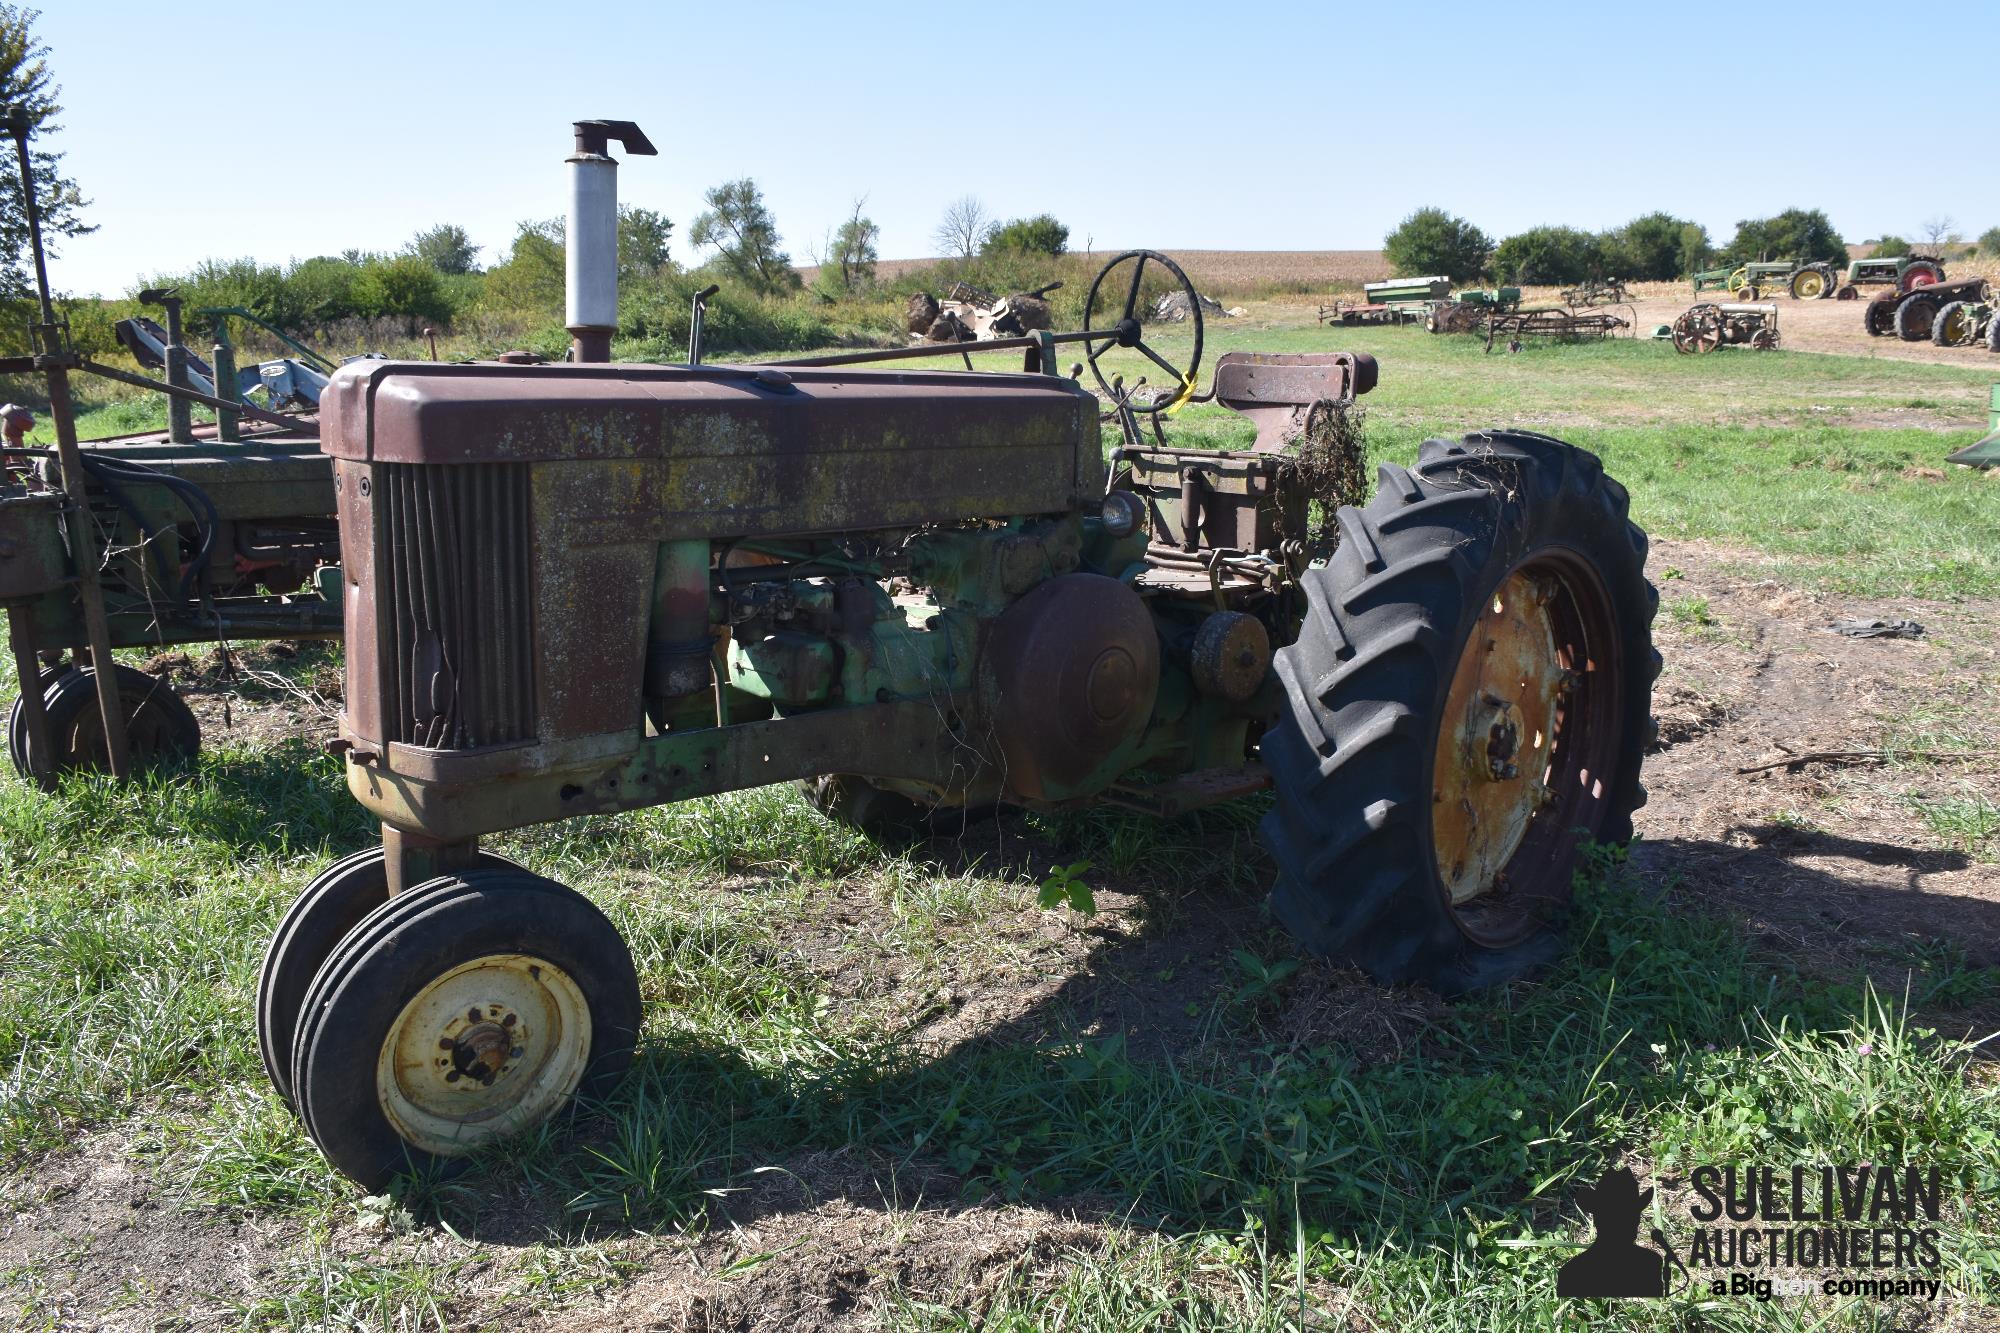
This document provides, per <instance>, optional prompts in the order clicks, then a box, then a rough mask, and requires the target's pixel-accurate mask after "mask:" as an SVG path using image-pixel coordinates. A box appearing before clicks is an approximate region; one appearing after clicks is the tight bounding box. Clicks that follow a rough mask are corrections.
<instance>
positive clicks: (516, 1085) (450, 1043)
mask: <svg viewBox="0 0 2000 1333" xmlns="http://www.w3.org/2000/svg"><path fill="white" fill-rule="evenodd" d="M589 1059H590V1007H589V1005H588V1004H587V1003H586V1002H585V1001H584V998H583V992H582V991H581V990H580V989H579V988H578V987H577V984H576V982H575V981H574V980H572V979H571V978H570V976H569V974H568V973H566V972H564V971H563V970H562V969H561V968H559V967H557V966H556V965H555V964H553V963H551V962H549V961H548V960H547V959H544V958H536V957H533V956H531V955H528V954H488V955H486V956H485V957H482V958H475V959H473V960H471V961H470V962H467V963H462V964H460V965H459V966H457V967H455V968H453V969H452V970H451V971H449V972H446V973H445V974H444V975H443V976H440V977H438V978H437V979H436V980H434V981H432V982H431V983H430V984H428V985H427V986H425V987H424V988H423V989H422V990H421V991H419V992H418V993H417V994H416V996H415V997H414V998H412V999H411V1000H410V1002H409V1003H408V1004H406V1005H404V1006H403V1011H402V1013H401V1014H399V1015H398V1016H397V1018H396V1021H395V1022H394V1023H393V1024H391V1025H390V1028H389V1033H388V1035H387V1036H386V1037H385V1038H384V1039H383V1041H382V1052H381V1055H380V1057H379V1058H378V1059H377V1061H376V1067H375V1092H376V1098H377V1100H378V1101H379V1102H380V1103H381V1106H382V1111H383V1114H384V1115H386V1116H387V1117H388V1118H389V1123H390V1124H391V1125H393V1126H395V1128H396V1132H397V1133H398V1134H400V1135H402V1137H403V1138H404V1139H405V1140H406V1141H407V1142H409V1143H410V1144H411V1145H412V1146H413V1147H416V1148H420V1149H422V1150H423V1151H425V1152H429V1153H433V1154H435V1155H437V1156H439V1157H457V1156H462V1155H463V1154H465V1153H468V1152H471V1151H473V1150H474V1149H475V1148H478V1147H480V1146H482V1145H484V1144H487V1143H491V1142H493V1141H494V1140H496V1139H502V1138H505V1137H507V1136H508V1135H510V1134H515V1133H518V1132H520V1131H521V1130H523V1129H527V1128H530V1127H531V1126H534V1125H537V1124H539V1123H541V1122H542V1121H543V1120H546V1119H547V1118H548V1117H549V1116H551V1115H553V1114H554V1113H555V1112H556V1111H558V1110H560V1109H561V1108H562V1106H563V1105H564V1104H565V1103H566V1102H567V1101H568V1100H569V1099H570V1097H571V1095H572V1094H574V1093H575V1092H576V1088H577V1084H578V1083H579V1082H581V1081H582V1079H583V1071H584V1066H585V1065H586V1064H587V1063H588V1062H589Z"/></svg>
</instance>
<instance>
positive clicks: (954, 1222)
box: [522, 1155, 1107, 1333]
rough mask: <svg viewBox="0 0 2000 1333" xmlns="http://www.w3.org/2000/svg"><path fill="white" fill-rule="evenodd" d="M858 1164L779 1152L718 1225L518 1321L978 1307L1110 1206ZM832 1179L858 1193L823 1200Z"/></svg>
mask: <svg viewBox="0 0 2000 1333" xmlns="http://www.w3.org/2000/svg"><path fill="white" fill-rule="evenodd" d="M858 1165H859V1164H855V1163H847V1164H842V1163H839V1162H835V1161H830V1160H828V1158H827V1157H826V1156H824V1155H822V1156H821V1157H818V1158H814V1159H807V1160H801V1161H795V1162H788V1163H784V1164H782V1165H781V1166H780V1167H779V1169H776V1170H774V1171H771V1172H768V1173H766V1174H765V1175H764V1176H761V1177H759V1182H760V1183H758V1184H757V1185H755V1186H754V1187H752V1188H751V1189H750V1190H749V1191H747V1192H746V1193H745V1194H742V1195H739V1196H738V1197H737V1198H736V1199H734V1200H733V1201H732V1202H731V1203H730V1205H729V1207H728V1210H727V1212H728V1216H727V1218H726V1219H724V1222H725V1225H724V1226H722V1227H720V1228H718V1229H717V1230H715V1231H713V1232H711V1233H710V1234H709V1235H707V1236H705V1237H700V1238H689V1239H683V1240H678V1241H668V1242H664V1243H657V1244H649V1245H647V1246H646V1247H645V1248H644V1250H643V1252H628V1253H627V1254H626V1256H625V1257H626V1258H627V1259H628V1260H630V1261H633V1262H637V1263H641V1264H643V1268H644V1271H643V1272H642V1273H641V1274H640V1275H639V1276H636V1277H634V1278H633V1279H632V1280H631V1281H630V1282H627V1283H624V1284H622V1285H620V1286H618V1287H616V1288H614V1289H610V1290H607V1291H605V1292H603V1293H601V1294H598V1295H596V1296H592V1297H589V1298H586V1299H585V1300H583V1301H580V1302H577V1303H575V1304H573V1305H571V1306H568V1307H567V1308H565V1309H563V1310H561V1311H559V1312H554V1313H549V1314H546V1315H543V1316H541V1317H540V1318H538V1319H531V1320H529V1321H527V1322H526V1323H525V1324H524V1325H522V1327H525V1328H529V1329H545V1330H559V1329H600V1328H602V1329H677V1330H688V1331H689V1333H696V1331H701V1333H708V1331H710V1330H715V1331H720V1330H731V1331H732V1333H733V1331H734V1330H744V1331H745V1333H748V1331H749V1330H754V1329H765V1328H787V1329H795V1330H822V1329H824V1330H833V1329H851V1328H876V1327H880V1326H881V1324H882V1321H883V1316H884V1314H885V1313H886V1312H887V1311H888V1310H890V1309H892V1308H894V1306H895V1305H896V1304H897V1303H898V1302H899V1301H902V1300H905V1299H915V1300H919V1301H922V1302H924V1303H926V1304H933V1305H938V1306H942V1307H944V1308H947V1309H954V1310H966V1309H979V1308H982V1307H984V1306H985V1305H986V1304H987V1303H988V1302H989V1301H990V1300H991V1298H992V1296H993V1294H994V1292H995V1291H996V1290H997V1289H998V1287H999V1286H1000V1285H1001V1284H1002V1283H1004V1282H1006V1281H1007V1280H1008V1279H1009V1278H1010V1277H1011V1276H1013V1275H1014V1274H1016V1273H1018V1272H1020V1271H1021V1270H1022V1269H1024V1268H1025V1269H1028V1270H1031V1271H1032V1270H1037V1269H1044V1268H1047V1267H1050V1266H1052V1265H1054V1264H1055V1263H1056V1262H1057V1261H1058V1260H1059V1259H1061V1258H1062V1256H1064V1255H1065V1254H1067V1253H1069V1252H1071V1251H1075V1250H1086V1251H1088V1250H1094V1249H1097V1248H1098V1247H1099V1246H1101V1245H1102V1244H1104V1242H1105V1238H1106V1234H1107V1233H1106V1230H1105V1228H1104V1227H1103V1226H1102V1225H1101V1219H1102V1218H1103V1216H1104V1209H1103V1207H1102V1206H1101V1205H1100V1204H1098V1203H1096V1202H1094V1201H1080V1202H1079V1203H1078V1204H1076V1205H1073V1206H1065V1205H1060V1204H1058V1205H1052V1206H1047V1207H1029V1206H1024V1205H1000V1204H959V1203H956V1202H954V1201H953V1200H952V1198H951V1195H950V1190H951V1189H952V1182H950V1181H949V1180H946V1179H931V1180H926V1179H924V1178H923V1177H921V1176H918V1177H916V1178H914V1179H911V1178H907V1177H906V1178H903V1179H902V1180H901V1181H900V1182H897V1183H895V1184H891V1183H890V1182H891V1181H892V1180H894V1178H893V1177H890V1176H885V1175H884V1174H883V1173H880V1172H877V1171H873V1170H860V1169H858ZM838 1184H847V1185H853V1186H855V1187H857V1190H858V1191H860V1192H857V1193H855V1194H852V1195H847V1194H843V1195H839V1196H837V1197H827V1196H826V1187H827V1186H828V1185H838ZM927 1188H929V1189H933V1190H935V1189H939V1188H942V1189H943V1190H944V1191H945V1193H944V1194H943V1196H942V1197H939V1196H938V1195H937V1194H935V1193H926V1192H925V1191H926V1189H927Z"/></svg>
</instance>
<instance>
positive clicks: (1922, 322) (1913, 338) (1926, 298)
mask: <svg viewBox="0 0 2000 1333" xmlns="http://www.w3.org/2000/svg"><path fill="white" fill-rule="evenodd" d="M1937 318H1938V301H1937V298H1936V297H1934V296H1930V295H1927V294H1925V293H1922V292H1918V293H1915V294H1913V295H1910V296H1906V297H1904V298H1903V299H1902V300H1901V301H1898V302H1897V303H1896V316H1895V326H1894V327H1895V331H1896V336H1897V337H1898V338H1901V339H1902V340H1903V341H1904V342H1906V343H1914V342H1927V341H1929V339H1930V336H1931V332H1932V330H1933V329H1935V328H1936V327H1937Z"/></svg>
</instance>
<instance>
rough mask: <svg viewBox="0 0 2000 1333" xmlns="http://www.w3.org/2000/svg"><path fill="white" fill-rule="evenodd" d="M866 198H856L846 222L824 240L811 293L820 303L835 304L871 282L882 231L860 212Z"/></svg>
mask: <svg viewBox="0 0 2000 1333" xmlns="http://www.w3.org/2000/svg"><path fill="white" fill-rule="evenodd" d="M867 203H868V201H867V200H866V199H856V200H855V201H854V208H853V210H852V211H851V212H850V213H849V214H848V216H847V220H846V221H844V222H842V223H841V224H840V226H839V227H837V228H835V229H834V232H833V234H832V235H831V236H830V237H828V238H827V242H826V252H825V253H824V254H823V255H821V256H820V261H819V276H818V278H817V279H815V280H814V283H813V291H814V293H815V294H816V295H817V296H819V297H820V298H821V299H822V300H827V301H837V300H839V299H840V298H841V297H843V296H848V295H851V294H853V293H854V292H858V291H861V290H862V289H863V288H866V287H869V286H871V285H872V284H873V283H874V281H875V265H876V263H877V262H878V260H879V259H880V255H879V254H878V252H877V249H876V244H877V242H878V241H880V239H881V237H882V229H881V228H880V227H878V226H876V225H875V220H874V219H873V218H871V217H867V216H865V215H864V214H863V213H862V211H861V210H862V209H863V208H865V207H866V206H867Z"/></svg>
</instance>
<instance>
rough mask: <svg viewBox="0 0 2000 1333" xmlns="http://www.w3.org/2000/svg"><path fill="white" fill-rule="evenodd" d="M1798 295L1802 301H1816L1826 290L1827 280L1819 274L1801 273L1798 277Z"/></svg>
mask: <svg viewBox="0 0 2000 1333" xmlns="http://www.w3.org/2000/svg"><path fill="white" fill-rule="evenodd" d="M1797 286H1798V289H1799V290H1798V294H1799V299H1800V300H1802V301H1816V300H1818V299H1819V294H1820V293H1821V292H1823V291H1825V290H1826V280H1825V279H1824V278H1822V277H1820V275H1819V274H1817V273H1801V274H1799V277H1798V283H1797Z"/></svg>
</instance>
